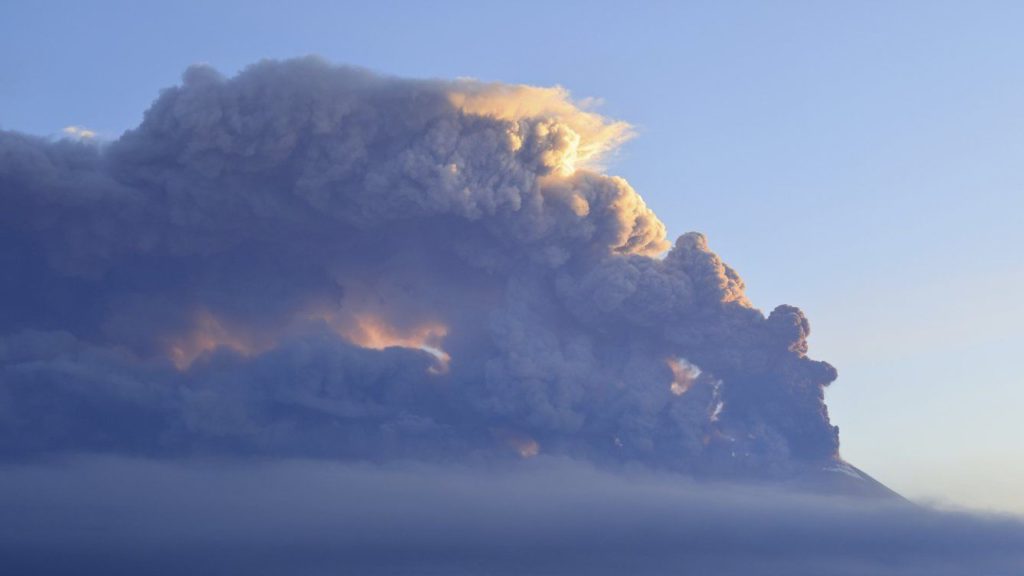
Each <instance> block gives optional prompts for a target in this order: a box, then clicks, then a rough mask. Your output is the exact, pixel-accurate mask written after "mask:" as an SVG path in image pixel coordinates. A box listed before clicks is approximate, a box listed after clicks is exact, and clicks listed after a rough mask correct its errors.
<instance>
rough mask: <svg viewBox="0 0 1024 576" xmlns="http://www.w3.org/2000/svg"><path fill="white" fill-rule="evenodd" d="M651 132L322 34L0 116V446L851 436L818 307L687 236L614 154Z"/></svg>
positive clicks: (777, 449)
mask: <svg viewBox="0 0 1024 576" xmlns="http://www.w3.org/2000/svg"><path fill="white" fill-rule="evenodd" d="M628 136H629V127H628V126H626V125H624V124H622V123H617V122H612V121H609V120H607V119H605V118H603V117H601V116H599V115H597V114H595V113H594V112H591V111H588V110H584V109H581V108H579V107H577V106H576V105H574V104H573V103H572V102H571V101H570V100H569V98H568V96H567V94H566V93H565V92H564V91H562V90H560V89H542V88H531V87H522V86H506V85H500V84H484V83H479V82H474V81H458V82H443V81H420V80H403V79H397V78H390V77H382V76H377V75H375V74H372V73H369V72H366V71H363V70H357V69H351V68H339V67H333V66H330V65H327V64H325V63H323V62H320V61H318V60H315V59H305V60H294V61H286V62H263V63H260V64H257V65H254V66H252V67H250V68H248V69H247V70H245V71H243V72H242V73H241V74H239V75H238V76H235V77H233V78H224V77H222V76H220V75H219V74H218V73H216V72H215V71H213V70H211V69H209V68H207V67H202V66H199V67H193V68H190V69H189V70H188V71H187V72H186V73H185V75H184V79H183V83H182V84H181V85H180V86H176V87H173V88H169V89H167V90H165V91H164V92H163V93H162V94H161V95H160V97H159V98H158V99H157V100H156V102H154V104H153V105H152V106H151V108H150V109H149V110H148V111H147V112H146V114H145V118H144V120H143V122H142V124H141V125H140V126H139V127H137V128H135V129H133V130H129V131H128V132H126V133H125V134H123V135H122V136H121V137H120V138H118V139H117V140H115V141H112V142H109V143H97V142H95V141H83V140H70V139H68V140H61V141H49V140H43V139H39V138H33V137H30V136H26V135H21V134H16V133H3V134H2V135H0V192H2V197H3V203H4V206H5V209H4V210H3V213H2V215H0V224H2V234H3V236H4V242H3V244H2V246H3V247H2V248H0V258H2V260H3V262H4V263H5V264H6V266H5V267H6V268H7V269H8V270H11V271H13V272H14V273H12V274H7V275H5V276H4V279H3V280H2V282H0V294H2V296H3V301H4V306H3V315H2V316H0V334H2V341H0V370H2V371H3V372H2V373H3V379H4V387H3V397H2V398H3V400H2V407H3V409H2V410H0V429H2V430H3V431H4V434H3V437H4V438H5V439H6V440H5V441H3V443H2V450H3V454H6V455H8V456H10V457H25V456H32V455H38V454H44V453H50V452H69V451H70V452H73V451H77V450H93V451H108V452H115V453H127V454H144V455H161V454H187V453H207V452H219V451H223V452H225V453H229V454H230V453H246V454H260V453H265V454H279V455H301V456H323V457H350V456H351V457H360V458H362V457H369V456H372V457H374V458H380V459H387V458H390V457H397V456H408V455H411V454H412V455H414V454H420V455H423V456H424V457H427V456H428V455H429V456H430V457H433V456H435V455H436V456H439V457H441V456H443V457H465V456H470V455H474V454H477V455H478V454H485V453H491V454H501V453H509V454H514V453H517V452H521V450H520V448H521V446H522V445H530V446H535V447H536V448H535V450H534V451H535V452H539V453H545V454H564V455H570V456H574V457H579V458H583V459H589V460H594V461H608V462H613V461H614V462H631V461H637V462H642V463H645V464H647V465H653V466H657V467H667V468H671V469H678V470H686V471H700V470H705V471H706V470H715V471H726V472H730V473H732V472H736V473H747V472H750V471H767V470H773V469H778V468H779V467H780V466H781V467H785V464H786V463H787V462H796V461H828V460H830V459H833V458H835V457H836V454H837V450H838V433H837V429H836V428H835V427H833V426H832V425H831V424H830V422H829V419H828V414H827V411H826V408H825V405H824V403H823V394H822V387H823V386H825V385H827V384H828V383H829V382H831V381H832V380H834V379H835V377H836V373H835V370H834V369H833V368H831V367H830V366H829V365H827V364H825V363H823V362H817V361H814V360H811V359H809V358H807V356H806V352H807V347H806V337H807V334H808V332H809V330H808V324H807V321H806V319H805V318H804V316H803V315H802V313H801V312H800V311H799V310H798V309H796V308H792V307H788V306H782V307H779V308H778V309H776V310H775V311H774V312H772V313H771V314H770V315H769V316H768V317H767V318H766V317H765V316H764V315H763V314H762V313H761V312H760V311H758V310H757V309H756V308H754V307H753V306H752V305H751V303H750V302H749V301H748V300H747V299H746V297H745V296H744V294H743V282H742V280H741V279H740V278H739V276H738V275H737V274H736V272H735V271H733V270H732V269H731V268H730V267H729V266H728V265H726V264H724V263H723V262H722V260H721V259H720V258H719V257H718V256H717V255H716V254H714V253H713V252H711V250H710V249H709V248H708V245H707V242H706V240H705V239H704V237H703V236H701V235H699V234H694V233H691V234H686V235H683V236H681V237H680V238H679V239H678V240H677V241H676V242H675V243H674V245H673V244H670V243H669V242H668V240H667V239H666V233H665V227H664V225H663V224H662V223H661V222H660V221H659V220H658V218H657V217H656V216H655V215H654V213H653V212H651V210H650V209H649V208H647V206H646V205H645V204H644V202H643V200H642V199H641V198H640V196H639V195H638V194H637V193H636V192H635V191H634V190H633V189H632V188H631V187H630V186H629V185H628V184H627V183H626V182H625V181H624V180H622V179H621V178H617V177H612V176H607V175H604V174H603V173H602V172H601V171H600V163H599V162H600V160H601V157H602V155H603V154H606V153H607V152H609V151H610V150H613V149H614V147H615V146H617V145H618V144H619V143H621V141H623V140H624V139H625V138H627V137H628ZM676 361H685V362H686V363H687V364H688V365H692V366H693V367H695V368H696V369H697V370H699V375H697V376H695V378H694V380H693V382H690V383H688V385H687V388H686V390H685V393H683V394H675V393H673V387H672V383H673V372H672V365H673V364H672V363H673V362H676ZM675 390H677V391H678V390H680V388H678V387H677V388H675Z"/></svg>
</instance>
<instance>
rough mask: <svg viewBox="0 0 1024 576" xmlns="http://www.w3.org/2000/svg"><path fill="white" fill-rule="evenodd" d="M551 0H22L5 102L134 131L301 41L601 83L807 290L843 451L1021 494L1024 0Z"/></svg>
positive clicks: (691, 181) (649, 167) (57, 122)
mask: <svg viewBox="0 0 1024 576" xmlns="http://www.w3.org/2000/svg"><path fill="white" fill-rule="evenodd" d="M549 4H550V3H546V2H516V3H511V2H508V3H488V2H432V3H413V2H404V3H401V2H376V3H373V5H372V7H371V6H370V3H358V4H356V3H353V4H350V5H347V4H345V3H340V2H338V3H335V2H288V3H280V4H272V3H252V2H244V3H243V2H237V3H231V2H219V3H216V4H215V5H212V6H211V5H206V3H201V2H178V3H173V4H169V3H152V4H147V3H143V2H94V3H90V5H89V6H86V5H85V3H77V2H67V3H54V2H33V3H28V2H21V3H14V2H10V3H5V4H4V5H3V7H2V8H0V127H2V128H5V129H13V130H19V131H25V132H29V133H34V134H52V135H55V134H58V133H60V131H61V129H62V128H64V127H65V126H68V125H82V126H85V127H88V128H89V129H92V130H95V131H97V132H98V133H99V134H100V135H101V137H105V138H115V137H116V136H117V135H118V134H119V133H120V132H121V131H123V130H125V129H127V128H130V127H132V126H134V125H135V124H137V123H138V122H139V121H140V119H141V116H142V113H143V111H144V110H145V109H146V107H147V106H148V104H149V103H150V102H151V101H152V100H153V98H154V97H155V96H156V95H157V93H158V92H159V90H160V89H161V88H162V87H166V86H169V85H172V84H174V83H176V82H177V81H178V79H179V77H180V74H181V72H182V71H183V70H184V68H185V67H186V66H188V65H189V64H193V63H196V62H206V63H209V64H211V65H213V66H214V67H216V68H218V69H219V70H221V71H222V72H225V73H231V72H235V71H237V70H239V69H240V68H242V67H244V66H245V65H247V64H250V63H252V62H254V61H256V60H258V59H260V58H282V57H290V56H299V55H306V54H319V55H321V56H323V57H325V58H327V59H328V60H330V61H332V62H337V63H350V64H355V65H359V66H364V67H368V68H371V69H374V70H377V71H380V72H384V73H389V74H397V75H402V76H413V77H459V76H469V77H475V78H480V79H484V80H500V81H503V82H520V83H527V84H538V85H552V84H560V85H563V86H565V87H566V88H568V89H569V90H571V91H572V93H573V94H574V95H575V96H576V97H579V98H584V97H596V98H600V99H602V100H603V104H602V105H601V107H600V111H601V112H602V113H604V114H606V115H608V116H611V117H615V118H618V119H622V120H625V121H628V122H630V123H632V124H633V125H634V126H635V127H636V129H637V137H636V138H635V139H634V140H633V141H632V142H630V143H629V144H627V145H626V147H625V148H624V149H623V150H622V151H621V152H620V153H619V154H618V155H617V156H616V157H615V158H613V159H612V162H611V166H610V168H611V170H610V171H611V172H612V173H615V174H619V175H622V176H624V177H625V178H627V179H628V180H629V181H630V182H631V183H632V184H633V186H634V187H635V188H636V189H637V190H638V191H639V192H640V193H641V194H642V195H643V196H644V197H645V198H646V199H647V201H648V203H649V204H650V205H651V206H652V207H653V208H654V209H655V211H656V212H657V213H658V215H659V216H660V217H661V219H662V220H663V221H664V222H665V223H666V224H667V226H668V227H669V230H670V232H671V234H672V235H673V236H674V235H677V234H681V233H683V232H686V231H689V230H699V231H702V232H705V233H706V234H707V235H708V237H709V239H710V242H711V245H712V247H713V248H714V249H715V250H716V251H717V252H718V253H719V254H720V255H722V257H723V258H725V259H726V260H727V261H728V262H729V263H730V264H732V265H733V266H734V267H735V268H737V269H738V270H739V272H740V273H741V275H742V276H743V277H744V279H745V280H746V282H747V285H748V292H749V295H750V297H751V299H752V300H753V301H754V302H755V303H756V304H757V305H758V306H760V307H761V308H762V309H765V310H770V309H771V308H772V307H774V306H775V305H776V304H780V303H790V304H794V305H798V306H800V307H801V308H803V309H804V310H805V311H806V312H807V314H808V316H809V317H810V319H811V323H812V326H813V328H814V333H813V336H812V339H811V354H812V356H815V357H817V358H821V359H825V360H828V361H829V362H831V363H832V364H834V365H835V366H837V367H838V368H839V372H840V378H839V380H838V381H837V382H836V383H835V384H834V385H833V388H832V389H831V390H830V391H829V393H828V399H829V403H830V407H831V410H832V413H833V419H834V421H835V422H836V423H837V424H838V425H839V426H840V427H841V429H842V442H843V448H842V452H843V455H844V456H845V457H846V458H848V459H849V460H851V461H853V462H854V463H856V464H858V465H859V466H861V467H862V468H864V469H865V470H867V471H869V472H870V473H872V474H874V475H875V476H877V477H878V478H879V479H881V480H882V481H884V482H887V483H888V484H890V485H891V486H892V487H893V488H895V489H897V490H899V491H901V492H903V493H905V494H907V495H909V496H912V497H920V498H938V499H942V500H944V501H948V502H952V503H958V504H963V505H970V506H984V507H990V508H997V509H1003V510H1014V511H1018V512H1024V492H1022V490H1021V489H1020V488H1019V486H1022V485H1024V443H1022V442H1021V437H1022V434H1021V427H1020V424H1019V418H1018V412H1019V410H1020V407H1021V406H1024V391H1022V388H1021V377H1020V375H1019V369H1018V366H1017V356H1016V354H1015V352H1016V351H1017V347H1018V346H1019V344H1020V342H1021V336H1020V331H1019V326H1021V325H1024V305H1022V304H1021V299H1020V294H1021V293H1022V292H1024V248H1022V246H1024V226H1022V225H1024V221H1022V220H1024V216H1022V214H1024V172H1022V170H1021V168H1020V167H1021V162H1020V159H1021V158H1022V152H1024V104H1022V103H1024V71H1022V69H1021V67H1020V61H1021V59H1022V56H1024V35H1021V34H1020V23H1021V22H1022V21H1024V5H1022V4H1019V3H1013V2H976V3H966V2H961V3H952V2H899V3H890V2H858V3H847V4H846V5H842V6H841V5H839V4H838V3H823V2H772V3H763V2H731V3H721V2H688V3H683V2H679V3H671V4H670V3H655V2H650V3H646V4H644V5H643V6H642V7H635V6H630V7H627V6H626V5H624V4H622V3H611V2H609V3H598V2H561V3H558V4H557V5H549Z"/></svg>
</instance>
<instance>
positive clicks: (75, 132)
mask: <svg viewBox="0 0 1024 576" xmlns="http://www.w3.org/2000/svg"><path fill="white" fill-rule="evenodd" d="M61 132H62V133H63V134H64V135H65V136H66V137H68V138H74V139H77V140H91V139H93V138H95V137H96V132H94V131H92V130H90V129H88V128H86V127H84V126H77V125H72V126H65V127H64V129H63V130H61Z"/></svg>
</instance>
